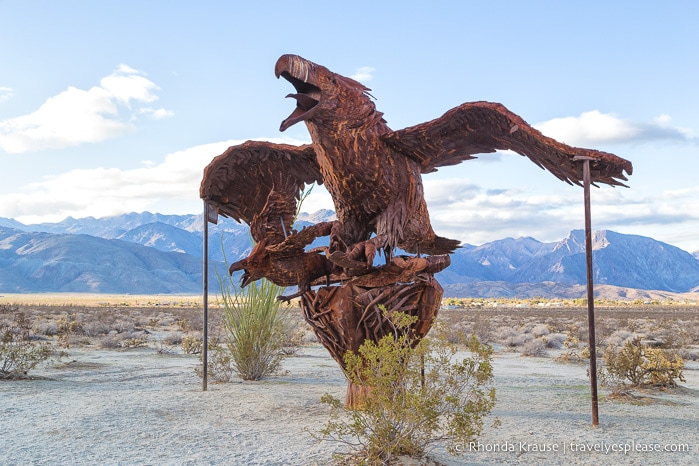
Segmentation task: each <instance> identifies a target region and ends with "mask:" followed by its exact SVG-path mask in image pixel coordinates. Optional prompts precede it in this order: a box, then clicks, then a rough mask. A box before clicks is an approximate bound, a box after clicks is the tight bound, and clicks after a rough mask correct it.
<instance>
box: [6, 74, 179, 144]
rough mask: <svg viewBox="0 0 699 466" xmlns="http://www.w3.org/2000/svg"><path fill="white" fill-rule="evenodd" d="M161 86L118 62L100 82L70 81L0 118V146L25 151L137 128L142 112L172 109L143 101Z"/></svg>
mask: <svg viewBox="0 0 699 466" xmlns="http://www.w3.org/2000/svg"><path fill="white" fill-rule="evenodd" d="M158 90H159V87H158V86H157V85H156V84H155V83H154V82H152V81H151V80H149V79H148V78H146V77H145V75H144V74H143V73H142V72H140V71H138V70H135V69H133V68H131V67H129V66H127V65H120V66H119V67H118V68H117V69H116V70H115V71H114V72H113V73H112V74H110V75H109V76H106V77H104V78H102V79H101V80H100V83H99V85H97V86H93V87H91V88H90V89H87V90H85V89H78V88H76V87H72V86H71V87H69V88H68V89H66V90H65V91H63V92H61V93H59V94H58V95H55V96H53V97H49V98H48V99H47V100H46V101H45V102H44V103H43V104H42V105H41V107H39V108H38V109H37V110H36V111H34V112H32V113H30V114H27V115H22V116H18V117H15V118H11V119H7V120H2V121H0V149H2V150H4V151H5V152H8V153H23V152H30V151H35V150H42V149H58V148H63V147H68V146H75V145H79V144H83V143H94V142H99V141H103V140H106V139H110V138H114V137H117V136H119V135H121V134H123V133H124V132H126V131H129V130H131V129H133V123H132V121H133V118H134V116H136V115H138V114H145V115H149V116H151V117H153V118H163V117H167V116H170V115H171V112H169V111H167V110H165V109H154V108H152V106H147V107H144V106H143V105H144V104H152V103H153V102H155V101H156V100H157V99H158V96H157V95H156V92H157V91H158ZM10 91H11V90H10ZM2 95H3V94H2V91H0V96H2ZM0 98H1V97H0Z"/></svg>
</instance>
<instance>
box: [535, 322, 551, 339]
mask: <svg viewBox="0 0 699 466" xmlns="http://www.w3.org/2000/svg"><path fill="white" fill-rule="evenodd" d="M531 333H532V335H534V336H535V337H543V336H544V335H548V334H549V333H551V329H549V326H548V325H546V324H536V325H535V326H534V327H532V329H531Z"/></svg>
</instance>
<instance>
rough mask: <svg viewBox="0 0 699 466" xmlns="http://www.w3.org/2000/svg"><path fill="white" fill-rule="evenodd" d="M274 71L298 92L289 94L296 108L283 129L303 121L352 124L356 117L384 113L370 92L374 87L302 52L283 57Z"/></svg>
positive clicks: (284, 122)
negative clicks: (338, 71)
mask: <svg viewBox="0 0 699 466" xmlns="http://www.w3.org/2000/svg"><path fill="white" fill-rule="evenodd" d="M274 74H275V75H276V76H277V78H279V77H283V78H284V79H286V80H287V81H289V82H290V83H291V84H292V85H293V86H294V88H295V89H296V93H295V94H289V95H287V97H291V98H293V99H295V100H296V108H295V109H294V111H293V112H292V113H291V115H289V117H287V119H286V120H284V121H283V122H282V124H281V127H280V128H279V130H280V131H284V130H286V129H287V128H289V127H290V126H292V125H294V124H296V123H298V122H299V121H309V122H314V123H316V124H322V123H323V122H328V121H338V120H342V121H343V122H344V123H345V124H349V125H350V126H351V125H352V123H353V122H354V121H356V122H357V124H359V123H360V122H364V121H366V120H367V117H368V116H369V115H371V114H372V113H374V114H376V115H377V116H378V117H379V118H380V117H381V113H380V112H377V111H376V107H375V106H374V102H373V101H372V100H371V97H370V95H369V94H368V91H370V90H371V89H369V88H367V87H365V86H364V85H363V84H361V83H360V82H358V81H355V80H354V79H351V78H347V77H345V76H342V75H339V74H337V73H333V72H332V71H330V70H329V69H327V68H326V67H324V66H321V65H318V64H316V63H313V62H312V61H310V60H306V59H305V58H302V57H299V56H298V55H282V56H281V57H279V60H277V64H276V65H275V67H274ZM343 110H344V111H343Z"/></svg>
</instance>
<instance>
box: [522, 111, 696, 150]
mask: <svg viewBox="0 0 699 466" xmlns="http://www.w3.org/2000/svg"><path fill="white" fill-rule="evenodd" d="M670 120H671V118H670V116H669V115H665V114H663V115H660V116H659V117H657V118H655V120H654V121H653V122H652V123H646V124H639V123H633V122H630V121H627V120H624V119H622V118H619V117H618V116H616V115H613V114H608V113H601V112H600V111H599V110H592V111H589V112H583V113H581V114H580V116H577V117H563V118H554V119H553V120H549V121H545V122H542V123H538V124H536V125H534V127H535V128H537V129H538V130H539V131H541V132H542V133H543V134H545V135H546V136H549V137H552V138H554V139H556V140H558V141H561V142H564V143H566V144H570V145H574V146H594V145H596V144H600V143H615V142H628V141H634V140H648V139H687V137H688V134H687V132H686V130H682V129H678V128H674V127H671V126H669V125H668V123H669V121H670Z"/></svg>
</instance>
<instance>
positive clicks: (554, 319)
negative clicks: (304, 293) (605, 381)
mask: <svg viewBox="0 0 699 466" xmlns="http://www.w3.org/2000/svg"><path fill="white" fill-rule="evenodd" d="M209 303H210V306H209V335H210V341H217V340H218V339H219V338H220V332H221V325H220V322H221V320H220V319H221V309H220V308H219V304H218V302H217V300H216V297H210V299H209ZM16 312H22V313H24V315H25V317H26V318H27V319H29V320H30V321H31V328H32V334H33V335H34V336H35V337H36V338H40V339H45V340H48V341H51V342H54V343H55V344H56V345H58V346H61V347H71V346H95V347H103V348H104V347H107V348H129V347H138V346H142V345H144V344H145V345H148V346H151V347H155V348H161V349H162V348H168V351H170V350H171V349H172V348H173V347H174V346H176V345H178V344H181V342H182V341H183V340H190V339H192V338H199V339H201V336H202V333H203V325H204V323H203V313H202V303H201V297H200V296H165V295H160V296H136V295H126V296H124V295H94V294H20V295H8V294H5V295H2V296H0V323H2V321H4V320H11V319H12V318H13V317H14V314H15V313H16ZM294 316H295V326H296V328H297V329H298V332H299V333H300V334H301V336H300V337H299V339H300V340H301V342H304V343H308V342H315V341H316V339H315V338H314V335H313V333H312V332H311V331H310V328H309V327H308V326H307V325H306V324H305V323H304V322H303V318H302V317H301V311H300V310H298V311H297V312H294ZM595 316H596V317H595V323H596V336H597V338H596V340H597V342H596V343H597V346H598V348H600V349H601V348H604V347H605V346H607V345H616V346H621V345H623V344H624V342H626V341H629V340H631V339H634V338H640V339H641V340H644V341H647V342H651V343H652V344H653V345H656V346H659V347H663V348H671V349H674V350H676V351H677V352H678V354H679V355H680V356H681V357H682V358H683V359H685V360H694V361H697V360H699V306H680V305H652V306H648V305H639V306H629V305H627V306H616V307H602V306H598V307H596V309H595ZM440 328H441V329H442V331H444V332H446V333H447V335H446V336H447V339H448V340H450V341H453V342H457V341H459V338H460V336H461V335H463V336H465V337H467V338H468V337H470V336H471V335H475V336H476V338H477V339H478V340H479V341H481V342H483V343H489V344H491V345H494V346H495V347H496V349H498V350H502V351H514V352H519V353H521V354H523V355H529V356H537V357H558V356H561V355H565V354H566V353H571V354H578V355H579V354H581V353H582V352H583V350H584V349H585V348H586V347H587V346H588V345H587V331H588V325H587V308H586V307H515V306H514V305H512V306H510V307H507V306H502V305H500V306H498V307H494V308H487V307H481V308H466V309H463V308H457V309H443V310H441V311H440V314H439V317H438V322H437V323H436V324H435V329H440ZM179 351H182V350H181V347H179ZM564 359H565V358H564ZM568 359H569V360H576V358H568ZM578 359H579V358H578ZM583 360H584V358H583Z"/></svg>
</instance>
